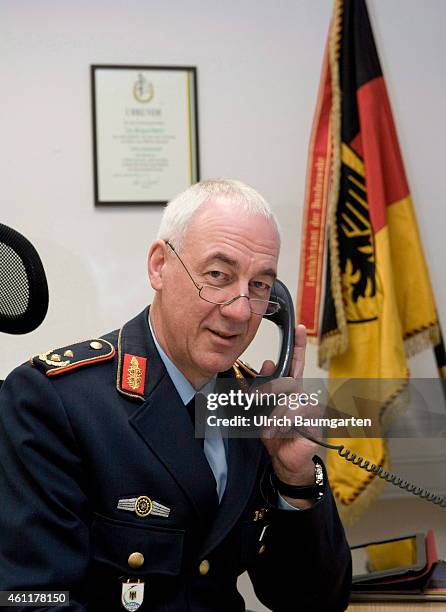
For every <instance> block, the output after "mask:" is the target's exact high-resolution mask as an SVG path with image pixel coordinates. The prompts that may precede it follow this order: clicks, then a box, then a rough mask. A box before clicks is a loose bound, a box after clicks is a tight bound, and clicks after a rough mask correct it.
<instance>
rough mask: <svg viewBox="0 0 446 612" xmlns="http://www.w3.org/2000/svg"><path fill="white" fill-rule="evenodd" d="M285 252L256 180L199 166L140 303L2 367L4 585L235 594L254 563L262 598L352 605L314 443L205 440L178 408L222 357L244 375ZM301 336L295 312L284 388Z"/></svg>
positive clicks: (122, 604)
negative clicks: (116, 322)
mask: <svg viewBox="0 0 446 612" xmlns="http://www.w3.org/2000/svg"><path fill="white" fill-rule="evenodd" d="M278 254H279V235H278V230H277V225H276V222H275V219H274V217H273V215H272V213H271V210H270V209H269V206H268V205H267V204H266V202H265V201H264V200H263V198H262V197H261V196H260V195H259V194H258V193H256V192H255V191H254V190H252V189H251V188H249V187H247V186H245V185H243V184H241V183H238V182H236V181H224V180H221V181H208V182H204V183H201V184H200V183H199V184H197V185H195V186H193V187H191V188H190V189H188V190H187V191H186V192H184V193H183V194H181V195H180V196H178V197H177V198H176V199H175V200H173V201H172V202H171V203H170V205H169V206H168V207H167V208H166V210H165V213H164V216H163V220H162V223H161V228H160V232H159V237H158V240H157V241H156V242H155V243H154V244H153V245H152V247H151V249H150V252H149V258H148V269H149V277H150V282H151V285H152V287H153V289H154V290H155V298H154V300H153V303H152V305H151V307H150V309H149V308H146V309H145V310H144V311H143V312H142V313H141V314H139V315H138V316H136V317H135V318H134V319H132V320H131V321H129V322H128V323H126V324H125V325H124V326H123V327H122V329H121V330H119V331H116V332H112V333H110V334H107V335H104V336H102V337H100V338H93V339H90V340H88V341H86V342H82V343H78V344H74V345H69V346H64V347H61V348H60V349H56V350H52V351H48V352H45V353H41V354H39V355H37V356H35V357H34V358H33V359H32V360H31V362H30V363H28V364H25V365H22V366H20V367H19V368H17V369H16V370H15V371H14V372H13V373H12V374H11V375H10V376H9V377H8V378H7V380H6V381H5V383H4V384H3V386H2V389H1V391H0V404H1V409H0V490H1V492H2V503H1V504H0V525H1V526H2V532H1V538H0V589H1V590H25V589H26V590H33V591H36V590H55V591H70V607H69V609H70V610H73V611H80V610H94V611H96V610H97V611H101V610H107V611H114V610H116V611H117V610H124V609H127V610H136V609H138V608H139V609H140V610H141V611H143V610H153V611H156V612H161V611H162V612H167V611H169V612H186V611H188V610H190V611H194V612H195V611H197V612H211V611H218V610H221V611H223V610H224V611H225V612H237V611H238V610H244V602H243V599H242V597H241V596H240V594H239V593H238V591H237V588H236V580H237V577H238V575H240V574H241V573H242V572H244V571H245V570H247V571H248V572H249V574H250V577H251V579H252V581H253V584H254V588H255V591H256V593H257V595H258V597H259V598H260V600H261V601H262V602H263V603H264V604H265V605H266V606H267V607H269V608H271V609H273V610H277V611H285V610H290V611H291V610H292V611H299V610H300V611H302V612H316V611H317V612H340V611H342V610H344V609H345V608H346V606H347V601H348V592H349V586H350V579H351V565H350V554H349V550H348V546H347V543H346V541H345V536H344V532H343V529H342V526H341V524H340V521H339V518H338V515H337V511H336V508H335V504H334V502H333V498H332V495H331V492H330V489H329V486H328V484H327V482H326V477H325V470H324V467H323V465H322V461H321V460H320V459H317V458H315V457H314V455H315V450H316V448H315V445H314V444H313V443H312V442H310V441H309V440H306V439H304V438H298V437H296V438H292V439H283V440H282V439H278V438H270V439H265V440H258V439H245V440H242V439H223V438H222V437H220V438H218V437H217V438H209V439H208V438H206V439H205V441H204V446H203V444H202V443H201V441H200V439H198V438H196V437H195V436H194V429H193V424H192V420H193V415H191V414H190V410H189V408H190V406H191V405H192V404H193V398H194V395H195V393H196V391H197V390H200V389H201V390H202V391H203V392H204V393H205V392H206V389H207V390H209V389H212V387H213V385H214V384H215V378H216V376H217V375H218V376H222V375H223V376H231V375H232V374H231V373H232V372H233V371H236V373H237V376H238V377H240V376H243V375H244V376H251V375H253V373H252V372H250V371H249V370H248V369H247V368H245V366H244V365H243V364H242V363H241V362H240V361H237V360H238V358H239V356H240V354H241V353H242V352H243V351H244V350H245V348H246V347H247V346H248V345H249V343H250V342H251V340H252V339H253V337H254V335H255V333H256V331H257V329H258V326H259V324H260V321H261V318H262V314H268V313H269V312H270V311H271V310H272V309H274V308H275V305H274V303H273V301H272V298H271V296H270V289H271V285H272V282H273V280H274V278H275V275H276V271H277V259H278ZM304 353H305V330H304V328H302V327H301V326H300V327H298V329H297V332H296V339H295V349H294V354H293V360H292V365H291V372H290V378H287V379H281V380H277V381H274V384H275V385H278V387H277V388H279V387H280V388H282V389H285V390H286V389H287V388H290V384H292V383H293V382H294V380H295V379H298V378H299V377H301V376H302V372H303V364H304ZM234 364H235V365H234ZM273 368H274V365H273V364H272V363H271V362H265V363H264V365H263V367H262V371H261V373H262V374H269V373H272V371H273ZM191 416H192V418H191ZM53 609H54V608H53ZM64 609H67V608H64Z"/></svg>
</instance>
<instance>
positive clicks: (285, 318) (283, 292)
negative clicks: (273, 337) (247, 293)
mask: <svg viewBox="0 0 446 612" xmlns="http://www.w3.org/2000/svg"><path fill="white" fill-rule="evenodd" d="M271 299H272V300H273V301H275V302H279V304H280V309H279V311H278V312H276V313H274V314H273V315H270V316H268V317H265V319H267V320H268V321H272V322H273V323H275V324H276V325H277V327H278V328H279V330H280V333H281V336H282V338H281V347H280V353H279V358H278V360H277V366H276V369H275V370H274V373H273V374H272V375H270V376H256V378H255V386H256V387H257V385H258V384H263V383H264V382H266V381H268V380H272V379H274V378H281V377H282V376H288V374H289V372H290V368H291V360H292V358H293V348H294V306H293V300H292V299H291V295H290V292H289V291H288V289H287V288H286V287H285V285H284V284H283V283H282V281H280V280H278V279H276V280H275V281H274V284H273V286H272V288H271Z"/></svg>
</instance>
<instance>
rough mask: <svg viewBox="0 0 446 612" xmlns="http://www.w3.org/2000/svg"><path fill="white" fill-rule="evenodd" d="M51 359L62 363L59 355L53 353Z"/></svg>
mask: <svg viewBox="0 0 446 612" xmlns="http://www.w3.org/2000/svg"><path fill="white" fill-rule="evenodd" d="M50 359H51V361H61V357H60V355H58V354H57V353H53V354H52V355H51V357H50Z"/></svg>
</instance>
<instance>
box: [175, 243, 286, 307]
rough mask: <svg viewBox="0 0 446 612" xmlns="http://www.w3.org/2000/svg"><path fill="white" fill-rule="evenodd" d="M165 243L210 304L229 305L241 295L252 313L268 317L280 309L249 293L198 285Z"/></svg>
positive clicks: (200, 294) (274, 304)
mask: <svg viewBox="0 0 446 612" xmlns="http://www.w3.org/2000/svg"><path fill="white" fill-rule="evenodd" d="M165 243H166V244H167V246H169V247H170V248H171V249H172V251H173V252H174V253H175V255H176V256H177V257H178V259H179V261H180V263H181V265H182V266H183V268H184V269H185V270H186V272H187V275H188V276H189V278H190V279H191V281H192V282H193V283H194V285H195V287H196V288H197V289H198V295H199V296H200V297H201V299H202V300H204V301H205V302H209V303H210V304H217V305H218V306H229V304H232V303H233V302H235V301H236V300H238V299H239V298H242V297H243V298H246V299H247V300H248V301H249V307H250V309H251V312H252V313H253V314H256V315H260V316H263V317H268V316H270V315H273V314H275V313H276V312H278V311H279V310H280V304H279V302H274V301H271V300H260V299H257V298H252V297H249V295H244V294H243V293H241V294H240V295H236V296H235V297H233V295H232V294H231V292H230V291H228V289H222V288H221V287H215V286H214V285H199V284H198V283H196V282H195V281H194V279H193V278H192V275H191V274H190V272H189V270H188V269H187V268H186V266H185V264H184V262H183V260H182V259H181V257H180V256H179V255H178V253H177V252H176V250H175V247H173V246H172V245H171V244H170V242H169V241H168V240H165Z"/></svg>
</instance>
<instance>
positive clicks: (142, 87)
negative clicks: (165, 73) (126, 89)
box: [133, 73, 155, 103]
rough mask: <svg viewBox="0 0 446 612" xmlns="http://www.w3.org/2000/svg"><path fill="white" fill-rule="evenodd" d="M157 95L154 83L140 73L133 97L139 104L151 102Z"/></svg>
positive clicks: (134, 86)
mask: <svg viewBox="0 0 446 612" xmlns="http://www.w3.org/2000/svg"><path fill="white" fill-rule="evenodd" d="M154 95H155V88H154V87H153V83H151V82H150V81H148V80H147V79H146V77H145V76H144V75H143V74H141V73H139V74H138V78H137V79H136V81H135V84H134V85H133V96H134V98H135V100H136V101H137V102H142V103H146V102H150V100H151V99H152V98H153V96H154Z"/></svg>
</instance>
